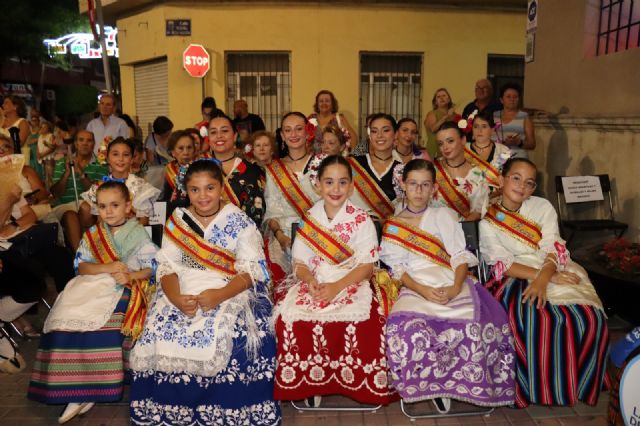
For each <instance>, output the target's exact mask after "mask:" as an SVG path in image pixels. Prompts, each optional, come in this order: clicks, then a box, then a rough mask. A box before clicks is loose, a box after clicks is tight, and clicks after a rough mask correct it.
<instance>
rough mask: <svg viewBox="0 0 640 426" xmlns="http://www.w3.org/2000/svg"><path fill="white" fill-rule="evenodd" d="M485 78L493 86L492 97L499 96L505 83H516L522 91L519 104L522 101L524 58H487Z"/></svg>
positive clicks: (511, 56)
mask: <svg viewBox="0 0 640 426" xmlns="http://www.w3.org/2000/svg"><path fill="white" fill-rule="evenodd" d="M487 78H488V79H489V81H491V84H492V85H493V93H494V97H495V98H496V99H498V97H499V96H500V88H501V87H502V86H504V85H505V84H506V83H516V84H518V85H519V86H520V87H521V88H522V90H523V93H522V96H521V97H520V104H521V105H522V103H523V99H524V56H522V55H492V54H490V55H489V57H488V58H487Z"/></svg>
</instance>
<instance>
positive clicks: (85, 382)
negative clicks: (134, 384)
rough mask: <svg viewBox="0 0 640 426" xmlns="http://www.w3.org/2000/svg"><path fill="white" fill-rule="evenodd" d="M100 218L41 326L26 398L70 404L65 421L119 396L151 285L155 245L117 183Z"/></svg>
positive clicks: (104, 194) (107, 190)
mask: <svg viewBox="0 0 640 426" xmlns="http://www.w3.org/2000/svg"><path fill="white" fill-rule="evenodd" d="M97 207H98V213H99V215H100V218H101V219H102V220H101V222H100V223H99V224H98V225H95V226H93V227H92V228H91V229H89V230H88V231H87V232H86V233H85V234H84V236H83V239H82V241H81V243H80V246H79V247H78V251H77V253H76V258H75V268H76V271H77V272H78V274H79V275H78V276H77V277H76V278H74V279H73V280H71V281H70V282H69V283H68V284H67V286H66V287H65V290H64V291H63V292H62V293H60V296H58V299H57V300H56V303H55V304H54V306H53V308H52V309H51V312H50V313H49V316H48V317H47V320H46V322H45V326H44V331H45V334H44V335H43V336H42V339H41V340H40V347H39V349H38V352H37V354H36V361H35V364H34V366H33V373H32V376H31V383H30V384H29V391H28V397H29V398H31V399H33V400H36V401H40V402H44V403H47V404H67V407H66V408H65V410H64V412H63V413H62V415H61V416H60V418H59V419H58V421H59V423H61V424H62V423H65V422H67V421H69V420H71V419H72V418H73V417H75V416H76V415H78V414H84V413H86V412H87V411H89V410H90V409H91V407H93V405H94V403H96V402H112V401H118V400H120V399H121V398H122V393H123V382H124V370H125V359H126V355H127V354H126V352H127V351H126V350H124V349H123V346H126V347H130V345H131V341H132V340H135V338H137V336H138V335H139V334H140V333H141V332H142V326H143V321H144V316H145V313H146V312H145V307H146V300H148V298H149V297H150V296H151V293H152V291H153V286H152V285H151V283H150V282H149V278H150V277H151V276H152V263H153V262H154V260H153V259H154V258H155V254H156V246H155V245H154V244H153V243H152V242H151V241H150V239H149V236H148V235H147V233H146V231H145V230H144V228H143V227H142V225H140V224H139V223H138V222H137V220H136V219H135V218H132V219H128V217H129V216H130V213H131V199H130V194H129V191H128V189H127V187H126V186H125V184H124V183H122V182H116V181H109V182H106V183H103V184H102V185H101V186H100V187H99V188H98V190H97Z"/></svg>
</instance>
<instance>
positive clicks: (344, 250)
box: [298, 215, 353, 265]
mask: <svg viewBox="0 0 640 426" xmlns="http://www.w3.org/2000/svg"><path fill="white" fill-rule="evenodd" d="M298 237H301V238H302V239H303V241H304V242H305V244H306V245H307V246H308V247H309V248H310V249H311V250H312V251H313V252H314V253H315V254H317V255H318V256H320V257H321V258H322V259H324V260H326V261H327V262H329V263H330V264H332V265H339V264H341V263H342V262H344V261H345V260H347V259H349V258H350V257H351V256H353V250H351V248H350V247H349V246H348V245H346V244H345V243H343V242H342V241H340V239H338V238H337V237H336V236H335V235H334V234H333V232H331V230H329V229H327V228H326V227H324V226H322V225H321V224H319V223H318V222H317V221H316V220H315V219H314V218H313V217H311V215H305V216H304V221H303V222H302V224H301V226H300V227H299V228H298Z"/></svg>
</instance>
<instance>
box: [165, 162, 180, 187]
mask: <svg viewBox="0 0 640 426" xmlns="http://www.w3.org/2000/svg"><path fill="white" fill-rule="evenodd" d="M179 172H180V166H178V162H177V161H172V162H170V163H169V164H167V171H166V173H165V175H164V176H165V180H166V181H167V183H168V184H169V186H170V187H171V189H172V190H173V191H174V192H175V190H176V187H177V184H176V179H177V177H178V173H179Z"/></svg>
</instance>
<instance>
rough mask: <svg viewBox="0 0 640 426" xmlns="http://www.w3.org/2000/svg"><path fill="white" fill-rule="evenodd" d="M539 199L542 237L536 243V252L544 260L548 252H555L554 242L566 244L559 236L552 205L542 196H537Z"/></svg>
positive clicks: (555, 214) (556, 217)
mask: <svg viewBox="0 0 640 426" xmlns="http://www.w3.org/2000/svg"><path fill="white" fill-rule="evenodd" d="M536 200H539V201H540V204H541V205H540V207H538V208H539V209H540V210H539V211H541V213H542V215H541V216H542V217H541V218H540V221H539V225H540V226H541V227H542V230H541V232H542V239H541V240H540V242H539V243H538V247H540V249H539V250H538V252H537V253H536V254H537V256H538V257H539V258H540V259H541V260H544V259H545V258H546V257H547V254H549V253H556V243H560V244H562V245H563V246H564V245H565V244H566V243H565V241H564V240H563V239H562V237H561V236H560V228H559V226H558V214H557V213H556V210H555V209H554V208H553V205H552V204H551V203H550V202H549V201H548V200H546V199H544V198H537V199H536ZM567 255H568V252H567Z"/></svg>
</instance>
